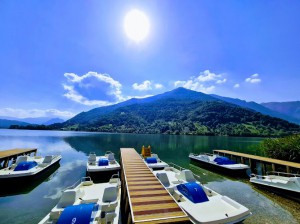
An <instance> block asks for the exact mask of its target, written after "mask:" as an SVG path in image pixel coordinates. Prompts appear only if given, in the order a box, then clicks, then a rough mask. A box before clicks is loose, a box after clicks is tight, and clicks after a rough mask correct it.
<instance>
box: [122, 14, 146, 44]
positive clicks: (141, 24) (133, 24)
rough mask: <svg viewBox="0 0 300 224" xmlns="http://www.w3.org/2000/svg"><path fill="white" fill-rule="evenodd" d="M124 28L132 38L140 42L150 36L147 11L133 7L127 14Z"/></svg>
mask: <svg viewBox="0 0 300 224" xmlns="http://www.w3.org/2000/svg"><path fill="white" fill-rule="evenodd" d="M124 28H125V32H126V34H127V36H128V37H129V38H130V39H132V40H134V41H136V42H140V41H142V40H143V39H145V38H146V37H147V36H148V34H149V31H150V22H149V20H148V17H147V16H146V15H145V13H143V12H142V11H140V10H137V9H133V10H131V11H129V12H128V13H127V14H126V16H125V20H124Z"/></svg>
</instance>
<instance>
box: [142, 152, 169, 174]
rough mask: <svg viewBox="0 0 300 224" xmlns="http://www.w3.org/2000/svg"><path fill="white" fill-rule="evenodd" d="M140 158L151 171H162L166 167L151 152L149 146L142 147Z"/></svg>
mask: <svg viewBox="0 0 300 224" xmlns="http://www.w3.org/2000/svg"><path fill="white" fill-rule="evenodd" d="M141 157H142V158H143V159H144V162H145V163H146V165H147V166H148V167H149V168H151V169H153V170H158V169H163V168H165V167H167V166H168V164H167V163H165V162H164V161H162V160H161V159H160V158H159V157H158V155H157V154H155V153H152V152H151V147H150V146H148V147H147V148H146V147H144V146H143V147H142V153H141Z"/></svg>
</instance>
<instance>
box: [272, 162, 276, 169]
mask: <svg viewBox="0 0 300 224" xmlns="http://www.w3.org/2000/svg"><path fill="white" fill-rule="evenodd" d="M272 171H275V164H274V163H272Z"/></svg>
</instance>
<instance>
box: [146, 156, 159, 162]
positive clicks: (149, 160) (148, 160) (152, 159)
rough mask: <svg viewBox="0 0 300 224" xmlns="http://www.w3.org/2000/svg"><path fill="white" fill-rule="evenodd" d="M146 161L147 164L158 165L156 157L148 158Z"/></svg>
mask: <svg viewBox="0 0 300 224" xmlns="http://www.w3.org/2000/svg"><path fill="white" fill-rule="evenodd" d="M145 160H146V162H147V163H157V159H156V158H155V157H147V158H146V159H145Z"/></svg>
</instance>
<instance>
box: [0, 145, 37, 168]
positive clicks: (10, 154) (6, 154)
mask: <svg viewBox="0 0 300 224" xmlns="http://www.w3.org/2000/svg"><path fill="white" fill-rule="evenodd" d="M36 152H37V149H36V148H30V149H8V150H3V151H0V164H2V163H3V162H4V163H3V165H2V167H3V168H5V167H7V166H8V162H9V161H10V160H11V159H13V160H16V158H17V157H18V156H22V155H30V154H31V153H34V155H36Z"/></svg>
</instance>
